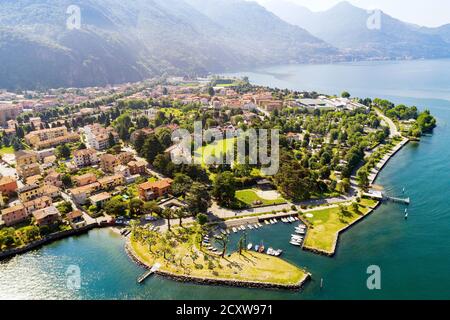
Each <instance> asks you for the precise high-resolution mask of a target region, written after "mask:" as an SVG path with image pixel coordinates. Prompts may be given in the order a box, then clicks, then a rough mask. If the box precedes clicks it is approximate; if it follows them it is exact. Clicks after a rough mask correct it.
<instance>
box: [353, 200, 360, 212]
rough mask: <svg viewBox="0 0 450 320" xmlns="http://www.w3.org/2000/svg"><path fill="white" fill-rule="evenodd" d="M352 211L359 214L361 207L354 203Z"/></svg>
mask: <svg viewBox="0 0 450 320" xmlns="http://www.w3.org/2000/svg"><path fill="white" fill-rule="evenodd" d="M352 209H353V211H354V212H356V213H358V212H359V205H358V203H357V202H353V203H352Z"/></svg>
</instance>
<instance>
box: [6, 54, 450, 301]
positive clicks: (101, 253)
mask: <svg viewBox="0 0 450 320" xmlns="http://www.w3.org/2000/svg"><path fill="white" fill-rule="evenodd" d="M449 71H450V60H435V61H408V62H370V63H369V62H365V63H354V64H339V65H312V66H305V65H295V66H280V67H273V68H267V69H261V70H257V71H252V72H244V73H239V74H236V75H248V76H249V78H250V80H251V81H252V82H253V83H256V84H261V85H268V86H274V87H279V88H290V89H297V90H316V91H318V92H323V93H329V94H333V93H336V94H339V93H340V92H341V91H344V90H347V91H349V92H350V93H351V94H352V95H354V96H360V97H366V96H367V97H384V98H388V99H391V100H393V101H395V102H398V103H400V102H403V103H406V104H414V105H417V106H418V107H419V108H429V109H431V110H432V112H433V114H434V115H436V117H437V118H438V122H439V127H438V128H437V129H436V130H435V132H434V134H433V135H432V136H427V137H424V138H423V139H422V141H421V142H420V143H419V144H418V143H411V144H409V145H408V146H406V147H405V148H404V149H403V150H402V151H400V152H399V153H398V154H397V155H396V156H395V157H394V158H393V159H392V160H391V161H390V162H389V164H388V165H387V166H386V168H385V169H384V170H383V171H382V173H381V174H380V176H379V178H378V180H377V183H378V184H381V185H383V186H384V188H385V190H386V191H387V192H388V193H389V194H390V195H402V189H403V188H405V189H406V195H407V196H409V197H411V200H412V204H411V205H410V206H409V209H408V211H409V219H408V220H406V221H405V220H404V217H403V216H404V213H403V212H404V207H403V206H402V205H398V204H392V203H388V204H383V205H382V206H381V207H380V208H379V209H377V210H376V211H375V212H374V213H373V214H372V215H370V216H369V217H368V218H367V219H365V220H364V221H363V222H361V223H359V224H358V225H356V226H354V227H353V228H351V229H350V230H349V231H348V232H346V233H344V234H343V235H342V236H341V238H340V242H339V247H338V251H337V254H336V256H335V257H333V258H327V257H322V256H318V255H315V254H312V253H308V252H303V251H301V250H300V249H298V248H296V247H293V246H290V245H289V244H288V241H289V238H290V234H291V233H293V226H292V225H283V224H278V225H275V226H264V227H263V228H262V229H260V230H257V231H253V232H249V238H250V239H249V240H250V241H252V242H253V243H258V242H260V241H264V243H265V244H266V246H272V247H274V248H282V249H284V250H285V253H284V254H283V258H284V259H286V260H287V261H290V262H292V263H294V264H296V265H298V266H301V267H305V268H306V269H307V270H308V271H310V272H311V273H312V274H313V280H312V281H311V282H309V283H308V284H307V285H306V287H305V288H304V289H303V290H302V291H298V292H291V291H289V292H286V291H277V290H259V289H243V288H231V287H220V290H219V289H218V287H215V286H203V285H196V284H185V283H178V282H174V281H171V280H167V279H164V278H161V277H153V278H150V279H148V280H147V281H146V282H145V284H143V285H138V284H137V283H136V279H137V277H138V276H139V275H141V274H142V272H143V269H142V268H140V267H138V266H136V265H135V264H134V263H133V262H131V260H130V259H129V258H128V257H127V255H126V254H125V252H124V250H123V246H124V243H123V240H122V239H121V238H120V236H118V235H117V234H115V233H113V232H112V231H110V230H108V229H103V230H93V231H91V232H89V234H86V235H83V236H79V237H76V238H70V239H65V240H62V241H59V242H57V243H54V244H51V245H48V246H45V247H43V248H42V249H39V250H36V251H33V252H30V253H27V254H24V255H21V256H17V257H15V258H13V259H11V260H9V261H5V262H3V263H0V298H1V299H13V298H25V299H390V298H398V299H415V298H423V299H432V298H433V299H449V298H450V272H449V270H450V236H449V228H450V227H449V226H450V209H449V199H450V185H449V181H450V170H449V160H450V128H449V126H448V122H449V120H450V101H449V100H450V72H449ZM238 237H239V236H238V235H233V236H232V242H236V241H237V238H238ZM370 265H378V266H379V267H380V268H381V290H376V291H370V290H368V289H367V286H366V280H367V277H368V275H367V273H366V270H367V267H368V266H370ZM70 266H77V267H78V268H79V270H80V279H81V287H80V289H79V290H76V289H69V288H68V286H67V279H68V276H67V275H66V273H67V270H68V268H69V267H70ZM321 278H323V279H324V288H322V289H321V288H320V279H321Z"/></svg>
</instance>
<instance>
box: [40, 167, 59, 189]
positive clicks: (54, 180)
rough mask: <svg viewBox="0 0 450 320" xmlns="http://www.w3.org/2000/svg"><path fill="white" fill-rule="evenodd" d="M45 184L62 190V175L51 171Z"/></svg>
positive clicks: (46, 177) (45, 179)
mask: <svg viewBox="0 0 450 320" xmlns="http://www.w3.org/2000/svg"><path fill="white" fill-rule="evenodd" d="M44 184H46V185H50V186H55V187H58V188H60V187H61V186H62V185H63V183H62V180H61V173H59V172H56V171H55V170H52V171H49V172H48V173H47V175H46V176H45V178H44Z"/></svg>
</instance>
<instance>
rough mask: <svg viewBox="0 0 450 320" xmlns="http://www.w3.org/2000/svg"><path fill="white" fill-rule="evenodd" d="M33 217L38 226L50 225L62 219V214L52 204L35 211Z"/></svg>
mask: <svg viewBox="0 0 450 320" xmlns="http://www.w3.org/2000/svg"><path fill="white" fill-rule="evenodd" d="M33 217H34V219H35V220H36V224H37V225H38V226H48V225H52V224H54V223H56V222H58V221H60V219H61V216H60V214H59V211H58V209H56V207H55V206H50V207H47V208H44V209H40V210H36V211H34V212H33Z"/></svg>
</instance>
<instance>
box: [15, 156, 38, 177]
mask: <svg viewBox="0 0 450 320" xmlns="http://www.w3.org/2000/svg"><path fill="white" fill-rule="evenodd" d="M14 155H15V158H16V170H17V173H18V174H19V176H20V177H21V178H23V179H26V178H28V177H30V176H34V175H37V174H40V173H41V168H40V167H39V164H38V156H37V154H36V152H33V151H28V150H20V151H17V152H15V153H14Z"/></svg>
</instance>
